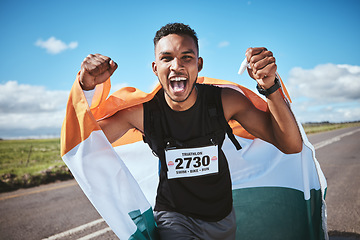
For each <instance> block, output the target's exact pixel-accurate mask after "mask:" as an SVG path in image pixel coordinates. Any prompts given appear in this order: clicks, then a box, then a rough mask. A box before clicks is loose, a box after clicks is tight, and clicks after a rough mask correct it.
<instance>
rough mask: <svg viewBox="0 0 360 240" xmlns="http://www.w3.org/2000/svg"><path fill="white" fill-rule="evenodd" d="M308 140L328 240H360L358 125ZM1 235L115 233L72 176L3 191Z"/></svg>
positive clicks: (97, 236)
mask: <svg viewBox="0 0 360 240" xmlns="http://www.w3.org/2000/svg"><path fill="white" fill-rule="evenodd" d="M309 140H310V142H312V144H313V145H314V147H315V148H316V158H317V159H318V161H319V163H320V165H321V168H322V170H323V172H324V174H325V176H326V178H327V183H328V191H327V196H326V202H327V208H328V229H329V232H330V236H331V237H330V239H331V240H345V239H348V240H350V239H360V188H359V184H360V174H359V172H360V141H359V140H360V128H359V127H358V128H347V129H341V130H336V131H331V132H326V133H321V134H315V135H310V136H309ZM0 239H1V240H2V239H4V240H5V239H6V240H11V239H14V240H20V239H21V240H22V239H28V240H32V239H81V240H86V239H95V240H96V239H117V238H116V236H115V235H114V233H113V232H112V231H111V230H110V229H109V228H108V226H107V225H106V223H104V221H103V220H102V219H101V217H100V216H99V214H98V213H97V212H96V210H95V209H94V208H93V206H92V205H91V203H90V202H89V201H88V199H87V198H86V197H85V195H84V194H83V193H82V191H81V190H80V188H79V187H78V185H77V184H76V182H75V181H74V180H70V181H65V182H58V183H53V184H47V185H42V186H39V187H35V188H31V189H20V190H17V191H14V192H10V193H2V194H0Z"/></svg>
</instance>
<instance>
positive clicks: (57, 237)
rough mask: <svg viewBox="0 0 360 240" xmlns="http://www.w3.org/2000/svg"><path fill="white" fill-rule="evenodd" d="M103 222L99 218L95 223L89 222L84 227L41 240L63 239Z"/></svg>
mask: <svg viewBox="0 0 360 240" xmlns="http://www.w3.org/2000/svg"><path fill="white" fill-rule="evenodd" d="M102 222H104V219H102V218H100V219H98V220H95V221H92V222H89V223H86V224H84V225H81V226H79V227H76V228H72V229H70V230H67V231H65V232H62V233H58V234H55V235H53V236H50V237H48V238H44V239H43V240H56V239H60V238H63V237H67V236H69V235H71V234H74V233H77V232H80V231H83V230H85V229H87V228H90V227H92V226H95V225H97V224H99V223H102Z"/></svg>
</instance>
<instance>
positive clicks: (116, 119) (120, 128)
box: [79, 54, 143, 143]
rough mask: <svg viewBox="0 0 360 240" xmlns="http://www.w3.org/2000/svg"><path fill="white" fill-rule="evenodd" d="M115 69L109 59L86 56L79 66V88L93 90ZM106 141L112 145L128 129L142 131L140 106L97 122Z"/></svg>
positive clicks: (101, 56) (114, 64) (98, 56)
mask: <svg viewBox="0 0 360 240" xmlns="http://www.w3.org/2000/svg"><path fill="white" fill-rule="evenodd" d="M116 69H117V64H116V63H115V62H114V61H113V60H111V59H110V58H109V57H106V56H103V55H100V54H94V55H93V54H90V55H88V56H87V57H86V58H85V59H84V61H83V62H82V64H81V71H80V79H79V82H80V86H81V87H82V89H83V90H91V89H94V88H95V86H96V85H98V84H101V83H103V82H105V81H106V80H107V79H108V78H109V77H110V76H111V75H112V74H113V73H114V71H115V70H116ZM99 125H100V127H101V129H102V130H103V132H104V133H105V135H106V137H107V139H108V140H109V141H110V142H111V143H113V142H115V141H116V140H117V139H119V138H120V137H121V136H123V135H124V134H125V133H126V132H127V131H128V130H129V129H132V128H137V129H139V130H140V131H143V107H142V105H139V106H135V107H131V108H128V109H125V110H121V111H118V112H117V113H116V114H114V115H113V116H111V117H109V118H106V119H103V120H101V121H99Z"/></svg>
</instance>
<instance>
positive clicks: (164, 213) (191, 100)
mask: <svg viewBox="0 0 360 240" xmlns="http://www.w3.org/2000/svg"><path fill="white" fill-rule="evenodd" d="M154 45H155V61H154V62H153V63H152V69H153V72H154V74H155V75H156V76H157V77H158V79H159V82H160V84H161V86H162V89H161V90H160V91H159V92H158V93H157V94H156V96H155V97H154V99H153V100H151V101H150V102H147V103H144V104H141V105H137V106H134V107H131V108H128V109H126V110H121V111H118V112H117V113H116V114H114V115H113V116H111V117H109V118H106V119H103V120H101V121H99V125H100V126H101V129H102V130H103V132H104V133H105V135H106V137H107V139H108V140H109V141H110V142H114V141H116V140H117V139H119V138H120V137H121V136H123V135H124V134H125V133H126V132H127V131H128V130H129V129H132V128H135V129H138V130H139V131H140V132H142V133H143V135H144V140H145V141H146V142H147V143H149V146H150V147H151V149H152V150H153V152H155V154H156V155H157V156H158V157H159V159H160V161H161V167H160V182H159V186H158V194H157V198H156V205H155V209H154V210H155V219H156V222H157V225H158V229H159V233H160V236H161V238H162V239H234V238H235V229H236V226H235V214H234V210H233V208H232V195H231V180H230V174H229V168H228V165H227V161H226V157H225V155H224V153H223V152H222V150H221V145H222V143H223V141H224V137H225V134H226V133H228V134H229V135H230V136H231V133H229V132H228V131H227V130H226V129H227V127H226V126H225V127H224V125H223V124H222V122H227V121H229V120H235V121H237V122H239V123H240V124H241V125H242V126H243V127H244V128H245V129H246V130H247V131H248V132H249V133H251V134H252V135H254V136H255V137H258V138H260V139H263V140H264V141H267V142H269V143H271V144H273V145H274V146H276V147H277V148H278V149H280V150H281V151H282V152H284V153H287V154H290V153H297V152H300V151H301V150H302V139H301V135H300V132H299V130H298V127H297V124H296V121H295V119H294V117H293V115H292V112H291V111H290V109H289V107H288V105H287V103H286V102H285V101H284V100H283V97H282V95H281V93H280V92H279V91H277V90H278V88H279V83H278V79H276V75H275V72H276V68H277V67H276V63H275V58H274V57H273V54H272V52H270V51H268V50H267V49H266V48H249V49H248V50H247V51H246V59H247V61H248V62H249V66H250V67H251V68H249V69H248V73H249V75H250V77H252V78H253V79H255V80H256V81H257V83H258V88H259V91H261V92H263V93H264V94H265V95H266V97H267V104H268V109H269V111H267V112H263V111H260V110H258V109H257V108H256V107H255V106H253V104H252V103H251V102H250V101H249V100H248V99H247V98H246V97H245V96H243V95H242V94H241V93H239V92H237V91H235V90H233V89H230V88H224V89H220V88H217V87H214V86H203V85H200V84H196V80H197V77H198V73H199V72H200V71H201V70H202V67H203V59H202V58H201V57H199V49H198V39H197V36H196V33H195V32H194V31H193V30H192V29H191V28H190V27H189V26H187V25H184V24H180V23H174V24H168V25H166V26H164V27H162V28H161V29H160V30H159V31H158V32H157V33H156V36H155V38H154ZM116 68H117V64H116V63H115V62H114V61H113V60H111V59H110V58H109V57H105V56H102V55H100V54H95V55H89V56H88V57H86V58H85V60H84V61H83V63H82V66H81V72H80V78H79V81H80V85H81V87H82V89H83V90H85V94H87V95H89V93H87V91H88V90H92V89H94V88H95V86H96V85H97V84H101V83H103V82H104V81H106V80H107V79H108V78H109V77H110V76H111V75H112V74H113V72H114V71H115V70H116ZM214 112H215V113H214ZM211 113H214V114H213V115H214V116H216V117H215V118H211V115H212V114H211ZM189 149H191V151H190V152H188V150H189ZM178 150H180V151H181V154H182V156H184V157H183V158H182V157H180V158H179V157H176V156H178V155H176V154H179V153H178ZM187 155H194V156H195V157H193V158H187V159H186V158H185V157H186V156H187ZM174 156H175V157H174ZM209 156H213V157H214V160H215V161H212V160H211V161H210V158H209ZM212 159H213V158H212ZM185 160H187V162H185ZM174 164H176V167H178V170H179V171H176V170H170V166H172V165H174ZM200 166H203V167H204V168H202V170H201V171H200ZM209 169H212V170H209Z"/></svg>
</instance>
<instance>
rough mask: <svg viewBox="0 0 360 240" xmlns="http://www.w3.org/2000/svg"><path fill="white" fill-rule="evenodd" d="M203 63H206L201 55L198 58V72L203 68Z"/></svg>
mask: <svg viewBox="0 0 360 240" xmlns="http://www.w3.org/2000/svg"><path fill="white" fill-rule="evenodd" d="M203 64H204V61H203V58H202V57H199V58H198V72H200V71H201V70H202V69H203Z"/></svg>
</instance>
